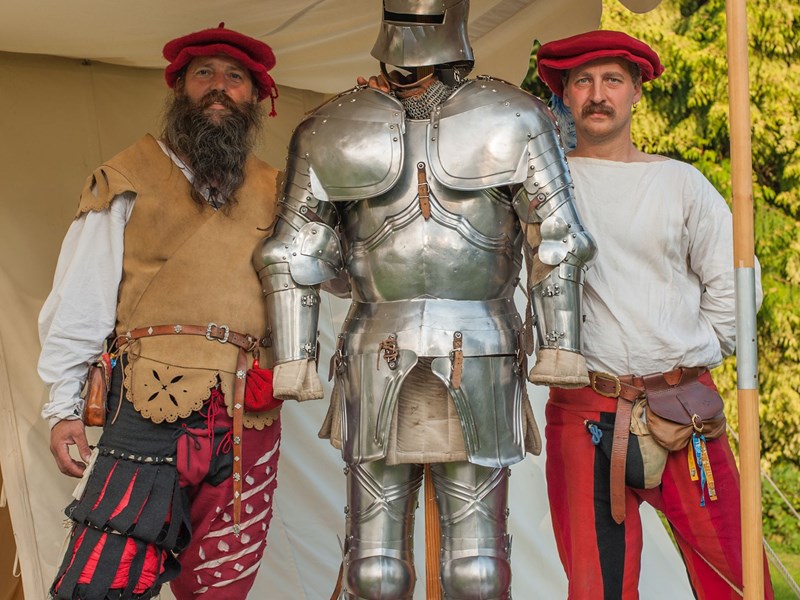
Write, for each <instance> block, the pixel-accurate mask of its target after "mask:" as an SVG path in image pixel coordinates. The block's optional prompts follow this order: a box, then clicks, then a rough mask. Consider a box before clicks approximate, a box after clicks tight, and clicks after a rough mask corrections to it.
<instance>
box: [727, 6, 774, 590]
mask: <svg viewBox="0 0 800 600" xmlns="http://www.w3.org/2000/svg"><path fill="white" fill-rule="evenodd" d="M725 8H726V16H727V34H728V89H729V107H730V115H729V120H730V129H731V183H732V190H733V256H734V273H735V280H736V346H737V352H736V357H737V360H736V370H737V388H738V401H739V468H740V470H741V509H742V568H743V585H744V598H745V600H761V599H762V598H764V566H763V565H764V563H763V554H762V553H763V550H762V543H761V538H762V530H761V460H760V433H759V423H758V353H757V347H756V307H755V269H754V259H753V257H754V254H755V251H754V246H755V242H754V228H753V163H752V147H751V138H750V85H749V84H750V79H749V70H748V42H747V11H746V5H745V0H726V3H725Z"/></svg>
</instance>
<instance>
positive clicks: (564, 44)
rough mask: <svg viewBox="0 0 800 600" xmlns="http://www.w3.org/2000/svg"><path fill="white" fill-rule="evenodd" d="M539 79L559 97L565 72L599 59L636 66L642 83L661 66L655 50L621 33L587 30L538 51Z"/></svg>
mask: <svg viewBox="0 0 800 600" xmlns="http://www.w3.org/2000/svg"><path fill="white" fill-rule="evenodd" d="M537 57H538V69H539V79H541V80H542V81H544V82H545V83H546V84H547V87H549V88H550V89H551V90H552V91H553V93H554V94H556V95H557V96H559V97H561V96H562V95H563V93H564V85H563V83H562V81H561V78H562V76H563V72H564V71H569V70H570V69H574V68H575V67H578V66H580V65H582V64H585V63H587V62H589V61H592V60H597V59H599V58H623V59H625V60H627V61H629V62H632V63H634V64H636V65H638V66H639V69H640V70H641V72H642V81H650V80H651V79H655V78H656V77H658V76H659V75H661V73H663V72H664V66H663V65H662V64H661V61H660V60H659V58H658V54H656V52H655V50H653V49H652V48H651V47H650V46H648V45H647V44H645V43H644V42H641V41H639V40H637V39H636V38H632V37H631V36H629V35H628V34H626V33H622V32H621V31H603V30H600V31H589V32H587V33H581V34H578V35H573V36H572V37H568V38H564V39H563V40H555V41H553V42H548V43H546V44H543V45H542V47H541V48H539V53H538V55H537Z"/></svg>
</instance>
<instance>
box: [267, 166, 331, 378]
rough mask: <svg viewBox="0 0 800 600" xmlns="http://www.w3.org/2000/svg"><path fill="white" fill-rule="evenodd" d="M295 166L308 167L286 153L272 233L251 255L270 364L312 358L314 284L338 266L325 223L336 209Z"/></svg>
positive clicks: (315, 304)
mask: <svg viewBox="0 0 800 600" xmlns="http://www.w3.org/2000/svg"><path fill="white" fill-rule="evenodd" d="M292 159H294V160H292ZM297 167H302V168H304V170H306V171H307V170H308V168H307V164H306V163H305V161H302V160H298V159H297V158H296V157H290V162H289V165H288V167H287V179H286V183H285V186H284V193H283V195H282V198H281V199H280V201H279V203H278V217H277V220H276V222H275V227H274V231H273V233H272V235H271V236H269V237H267V238H265V239H264V241H263V242H262V243H261V245H260V246H258V247H257V248H256V250H255V252H254V254H253V266H254V267H255V269H256V271H257V272H258V276H259V278H260V279H261V286H262V290H263V292H264V296H265V297H266V311H267V321H268V322H269V324H270V335H271V342H272V349H273V355H274V360H275V364H280V363H284V362H288V361H292V360H299V359H316V347H317V325H318V321H319V302H320V297H319V284H321V283H323V282H326V281H329V280H331V279H334V278H336V277H337V276H338V275H339V273H340V271H341V269H342V251H341V247H340V243H339V237H338V234H337V233H336V231H335V229H334V228H333V227H332V225H331V224H330V223H335V221H336V218H335V217H336V211H335V208H334V206H333V205H332V204H331V203H329V202H321V201H319V200H318V199H317V198H315V197H314V195H312V194H311V192H310V188H311V177H310V176H309V174H307V173H304V172H301V171H299V170H298V169H297ZM293 168H294V169H293Z"/></svg>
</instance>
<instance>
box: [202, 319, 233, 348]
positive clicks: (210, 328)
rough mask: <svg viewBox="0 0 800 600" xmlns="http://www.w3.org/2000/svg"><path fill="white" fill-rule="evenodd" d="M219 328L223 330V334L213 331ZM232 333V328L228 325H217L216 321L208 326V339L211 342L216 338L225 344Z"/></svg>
mask: <svg viewBox="0 0 800 600" xmlns="http://www.w3.org/2000/svg"><path fill="white" fill-rule="evenodd" d="M215 329H218V330H220V331H222V332H223V334H222V335H215V334H214V333H213V331H214V330H215ZM230 334H231V329H230V327H228V326H227V325H217V324H216V323H209V324H208V327H206V339H207V340H208V341H209V342H213V341H214V340H216V341H218V342H219V343H220V344H225V343H227V342H228V337H229V336H230Z"/></svg>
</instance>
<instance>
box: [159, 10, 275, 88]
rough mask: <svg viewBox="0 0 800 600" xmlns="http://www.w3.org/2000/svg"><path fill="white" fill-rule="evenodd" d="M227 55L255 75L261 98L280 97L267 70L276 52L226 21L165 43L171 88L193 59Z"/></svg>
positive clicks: (272, 65) (167, 77) (254, 79)
mask: <svg viewBox="0 0 800 600" xmlns="http://www.w3.org/2000/svg"><path fill="white" fill-rule="evenodd" d="M218 54H224V55H226V56H229V57H231V58H232V59H234V60H236V61H239V62H240V63H241V64H242V65H243V66H244V67H246V68H247V69H248V70H249V71H250V73H251V74H252V76H253V84H254V85H255V87H256V89H257V90H258V100H259V101H261V100H263V99H264V98H266V97H268V96H269V97H271V98H273V99H275V98H277V97H278V90H277V89H276V87H275V82H274V81H273V79H272V77H271V76H270V75H269V73H268V71H269V70H270V69H271V68H272V67H274V66H275V54H274V53H273V52H272V48H270V47H269V46H267V45H266V44H265V43H264V42H262V41H260V40H257V39H255V38H251V37H249V36H246V35H244V34H241V33H238V32H236V31H233V30H231V29H225V23H220V24H219V26H217V27H214V28H212V29H204V30H203V31H196V32H195V33H190V34H189V35H185V36H183V37H179V38H176V39H174V40H172V41H171V42H167V45H166V46H164V58H166V59H167V60H168V61H169V64H168V65H167V68H166V69H164V78H165V79H166V80H167V85H168V86H169V87H174V86H175V80H176V79H177V78H178V74H179V73H180V71H181V69H183V68H184V67H185V66H186V65H188V64H189V63H190V62H191V61H192V59H193V58H197V57H199V56H216V55H218Z"/></svg>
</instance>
